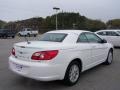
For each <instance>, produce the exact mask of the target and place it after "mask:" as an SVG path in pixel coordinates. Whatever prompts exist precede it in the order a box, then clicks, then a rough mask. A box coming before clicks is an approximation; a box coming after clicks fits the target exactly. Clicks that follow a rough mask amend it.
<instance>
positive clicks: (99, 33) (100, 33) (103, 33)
mask: <svg viewBox="0 0 120 90" xmlns="http://www.w3.org/2000/svg"><path fill="white" fill-rule="evenodd" d="M97 34H98V35H102V36H105V35H106V32H105V31H103V32H98V33H97Z"/></svg>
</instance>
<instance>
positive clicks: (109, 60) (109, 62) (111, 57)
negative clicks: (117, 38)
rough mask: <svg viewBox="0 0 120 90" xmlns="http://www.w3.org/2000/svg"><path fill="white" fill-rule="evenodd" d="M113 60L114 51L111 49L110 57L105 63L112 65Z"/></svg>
mask: <svg viewBox="0 0 120 90" xmlns="http://www.w3.org/2000/svg"><path fill="white" fill-rule="evenodd" d="M112 61H113V51H112V50H110V51H109V53H108V57H107V59H106V61H105V64H106V65H110V64H111V63H112Z"/></svg>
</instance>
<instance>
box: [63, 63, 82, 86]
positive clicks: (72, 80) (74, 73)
mask: <svg viewBox="0 0 120 90" xmlns="http://www.w3.org/2000/svg"><path fill="white" fill-rule="evenodd" d="M80 68H81V66H80V64H79V62H77V61H73V62H71V63H70V65H69V66H68V68H67V71H66V74H65V78H64V80H63V81H64V83H65V84H66V85H69V86H72V85H74V84H76V83H77V81H78V80H79V77H80V72H81V69H80Z"/></svg>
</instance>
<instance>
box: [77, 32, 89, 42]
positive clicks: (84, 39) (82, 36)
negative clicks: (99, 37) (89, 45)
mask: <svg viewBox="0 0 120 90" xmlns="http://www.w3.org/2000/svg"><path fill="white" fill-rule="evenodd" d="M77 42H88V40H87V37H86V36H85V34H84V33H82V34H80V35H79V37H78V40H77Z"/></svg>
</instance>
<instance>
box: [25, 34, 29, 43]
mask: <svg viewBox="0 0 120 90" xmlns="http://www.w3.org/2000/svg"><path fill="white" fill-rule="evenodd" d="M24 38H25V41H27V43H28V44H30V42H29V41H28V39H27V37H26V35H24Z"/></svg>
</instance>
